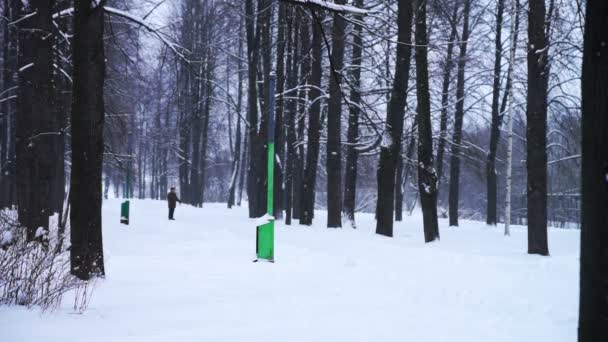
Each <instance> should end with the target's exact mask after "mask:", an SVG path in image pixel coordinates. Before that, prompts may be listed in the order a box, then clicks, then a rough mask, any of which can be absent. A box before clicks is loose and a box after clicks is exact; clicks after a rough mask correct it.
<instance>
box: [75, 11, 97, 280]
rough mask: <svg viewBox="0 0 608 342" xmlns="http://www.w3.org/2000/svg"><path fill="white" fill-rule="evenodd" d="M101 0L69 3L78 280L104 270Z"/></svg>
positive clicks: (94, 275) (76, 269) (91, 276)
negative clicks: (72, 36) (72, 21)
mask: <svg viewBox="0 0 608 342" xmlns="http://www.w3.org/2000/svg"><path fill="white" fill-rule="evenodd" d="M104 4H105V1H103V0H102V1H101V3H99V4H96V2H95V1H93V0H82V1H78V2H76V3H75V6H74V41H73V43H72V47H73V50H72V56H73V60H74V84H73V87H74V88H73V97H74V98H73V102H72V113H71V123H72V172H71V195H70V202H71V207H72V209H71V211H70V221H71V225H70V226H71V244H72V246H71V249H70V261H71V272H72V274H74V275H75V276H76V277H78V278H80V279H83V280H88V279H90V278H93V277H103V276H104V274H105V271H104V261H103V244H102V233H101V202H102V198H101V197H102V196H101V176H102V172H101V171H102V164H103V125H104V101H103V84H104V77H105V57H104V46H103V31H104V25H103V19H104V15H103V14H104V11H103V5H104Z"/></svg>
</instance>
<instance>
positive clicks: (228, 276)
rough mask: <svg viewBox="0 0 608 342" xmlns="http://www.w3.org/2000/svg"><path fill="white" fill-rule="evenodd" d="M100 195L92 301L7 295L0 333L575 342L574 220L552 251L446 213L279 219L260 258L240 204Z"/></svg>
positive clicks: (554, 237) (173, 340)
mask: <svg viewBox="0 0 608 342" xmlns="http://www.w3.org/2000/svg"><path fill="white" fill-rule="evenodd" d="M119 203H120V202H119V201H118V200H110V201H106V202H104V209H103V210H104V232H103V233H104V248H105V253H106V272H107V278H106V279H105V280H104V281H101V282H99V283H98V284H97V287H96V289H95V293H94V295H93V298H92V300H91V303H90V305H89V309H88V311H86V312H85V313H84V314H82V315H79V314H74V313H73V312H72V309H71V304H72V301H73V295H67V296H66V298H65V300H64V304H63V306H62V308H61V309H59V310H57V311H55V312H53V313H46V314H42V313H40V312H39V311H38V310H27V309H23V308H17V307H11V308H6V307H4V308H0V341H2V342H30V341H45V342H55V341H61V342H69V341H77V342H88V341H99V342H101V341H103V342H119V341H141V342H155V341H158V342H161V341H162V342H189V341H197V342H205V341H214V342H218V341H251V342H257V341H273V342H274V341H276V342H286V341H289V342H293V341H306V342H314V341H321V342H323V341H328V342H329V341H332V342H337V341H349V342H351V341H366V342H371V341H417V342H424V341H428V342H439V341H450V342H477V341H479V342H488V341H492V342H501V341H504V342H514V341H516V342H526V341H535V342H538V341H547V342H549V341H550V342H561V341H567V342H574V341H576V329H577V317H578V269H579V265H578V254H579V252H578V250H579V232H578V231H575V230H551V231H550V232H549V248H550V252H551V257H539V256H529V255H527V254H526V231H525V230H524V229H522V228H521V227H514V228H513V235H512V236H511V237H504V236H503V235H502V227H501V228H487V227H486V226H485V225H484V224H482V223H477V222H466V221H463V222H462V223H461V224H462V227H460V228H457V229H453V228H452V229H450V228H448V227H447V221H445V220H442V221H441V222H440V224H441V237H442V240H441V241H440V242H437V243H432V244H429V245H425V244H424V242H423V235H422V219H421V218H420V216H418V215H416V216H414V217H406V218H405V221H404V222H400V223H397V224H396V227H395V231H396V236H395V238H393V239H390V238H386V237H381V236H377V235H375V234H374V233H373V231H374V228H375V226H374V221H373V216H371V215H358V218H357V220H358V221H357V223H358V227H359V229H357V230H352V229H340V230H328V229H326V228H324V227H323V225H324V224H325V215H324V213H323V212H319V213H317V218H316V219H315V222H316V224H317V225H316V226H315V227H313V228H308V227H302V226H298V225H295V226H292V227H286V226H283V225H282V224H279V225H278V227H277V231H276V252H275V253H276V254H275V258H276V263H274V264H270V263H266V262H260V263H252V262H251V261H252V260H253V259H254V250H255V229H254V226H255V221H254V220H250V219H247V218H246V217H247V213H246V209H245V208H236V209H233V210H229V209H227V208H226V207H225V204H206V205H205V208H203V209H196V208H192V207H188V206H184V205H182V206H178V208H177V210H176V219H177V221H173V222H169V221H167V219H166V215H167V209H166V202H158V201H133V202H132V204H131V205H132V207H131V212H132V214H131V225H130V226H128V227H126V226H122V225H120V224H119V223H118V222H119V219H120V215H119Z"/></svg>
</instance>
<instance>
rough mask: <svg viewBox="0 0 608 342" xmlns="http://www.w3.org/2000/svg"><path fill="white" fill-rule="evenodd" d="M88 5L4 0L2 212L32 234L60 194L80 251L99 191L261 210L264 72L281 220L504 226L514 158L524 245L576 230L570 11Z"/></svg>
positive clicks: (574, 57) (359, 4) (379, 1)
mask: <svg viewBox="0 0 608 342" xmlns="http://www.w3.org/2000/svg"><path fill="white" fill-rule="evenodd" d="M102 5H105V9H103V7H100V8H101V9H100V10H99V11H100V12H104V11H105V14H103V13H101V14H99V16H100V17H103V18H102V19H98V18H97V14H96V13H93V12H94V11H90V10H86V11H85V10H84V8H85V7H82V8H80V7H77V8H74V9H72V8H71V5H70V2H68V1H55V2H53V1H48V0H47V1H31V2H30V3H29V6H30V7H31V8H29V7H28V8H25V7H23V5H22V4H20V3H18V2H17V3H16V5H15V3H13V2H9V1H3V2H2V13H3V18H5V19H3V21H2V32H1V36H2V39H3V41H6V42H7V44H4V45H3V51H2V60H1V61H2V80H1V81H2V89H1V90H0V109H1V115H0V168H1V169H2V172H1V173H0V176H1V177H0V193H2V197H1V198H0V205H2V207H10V206H11V205H14V204H18V205H19V207H18V208H19V209H18V210H19V211H20V212H21V214H22V215H21V216H22V217H23V220H22V223H23V224H24V225H25V226H27V227H28V229H27V231H28V232H29V236H30V238H32V239H33V238H34V237H35V236H36V231H37V230H38V227H43V228H44V227H47V226H48V223H47V222H48V217H49V215H51V214H52V213H55V212H60V213H61V214H62V215H63V216H65V213H66V211H65V209H67V207H64V205H63V204H64V203H63V202H64V199H65V198H67V194H68V193H69V194H70V196H71V197H70V198H71V201H70V203H71V205H72V206H71V212H70V217H71V218H72V220H73V224H74V223H75V222H78V223H77V224H78V228H76V230H74V229H72V231H71V234H76V235H74V237H73V238H74V239H75V241H77V240H78V239H79V238H81V237H82V236H84V235H82V236H81V235H79V234H81V233H80V231H79V229H81V227H90V228H91V229H92V230H93V231H95V232H96V233H95V234H96V235H94V236H96V237H95V239H97V242H94V244H100V242H101V238H100V236H101V235H100V233H99V232H98V231H100V229H101V228H100V225H101V223H100V222H99V220H100V219H99V216H98V208H99V206H100V205H101V204H100V203H101V202H100V201H101V200H100V199H99V200H98V196H99V194H103V196H104V197H106V198H109V197H121V196H122V197H127V198H128V197H132V196H137V197H139V198H154V199H163V198H164V196H165V193H166V192H167V189H168V188H169V187H170V186H177V187H178V188H179V191H180V194H181V197H182V199H183V200H184V201H185V202H186V203H189V204H191V205H194V206H202V205H203V204H204V203H205V202H211V201H222V202H224V201H226V202H228V205H229V206H234V205H239V204H241V198H244V199H245V200H246V201H247V205H248V208H249V216H250V217H258V216H261V215H262V214H263V213H264V212H265V208H266V203H265V201H266V199H265V194H266V187H267V185H268V184H267V180H266V171H265V168H266V165H267V164H266V162H265V158H266V146H265V141H266V140H267V139H266V134H267V132H266V124H265V123H266V122H267V121H266V120H267V115H268V114H267V113H268V111H267V109H268V108H267V103H266V102H267V100H266V99H267V95H268V85H267V84H268V82H267V81H268V79H269V77H270V75H271V74H272V73H276V74H277V81H278V90H279V91H278V94H277V105H278V108H277V123H278V126H277V130H276V132H275V141H276V144H277V146H276V158H275V166H276V170H277V171H278V172H279V175H278V176H277V177H276V178H275V182H276V183H275V184H274V185H275V186H274V188H275V189H276V194H275V195H276V199H277V200H276V205H275V212H276V213H277V216H280V215H281V213H282V212H284V217H285V222H286V223H289V224H291V223H292V221H293V220H299V223H300V224H302V225H311V224H312V222H313V220H314V210H315V209H327V210H328V222H327V226H328V227H340V226H342V223H343V222H342V221H343V217H342V215H343V214H344V215H345V218H346V219H347V220H348V221H350V222H353V223H354V219H355V215H356V212H358V211H370V212H371V211H375V212H376V214H377V219H378V221H377V227H376V228H377V229H376V231H377V232H378V233H379V234H382V235H387V236H391V235H392V234H393V227H394V224H393V217H394V218H395V219H396V220H400V219H401V216H402V213H403V212H404V211H405V212H411V210H413V209H414V208H415V207H416V205H418V204H420V206H421V207H422V209H423V214H424V217H425V231H426V232H427V235H426V240H427V241H432V240H434V239H437V238H438V237H439V228H438V227H439V226H438V218H439V217H446V216H447V215H448V214H449V218H450V222H451V224H457V223H458V218H465V219H485V220H486V222H487V223H488V224H490V225H494V224H497V223H499V222H501V221H502V222H504V220H505V216H506V215H505V210H504V209H503V204H504V200H503V199H504V198H505V192H506V189H505V186H506V179H505V174H506V171H507V168H509V169H512V170H511V171H512V174H513V177H512V180H513V182H512V184H511V186H510V189H511V190H512V191H511V193H512V196H510V198H509V200H510V202H511V203H512V211H511V214H510V217H511V218H512V220H513V222H516V223H521V224H529V227H530V229H529V232H530V238H529V241H530V245H529V251H530V252H531V253H538V254H543V255H546V254H548V246H547V237H546V235H547V228H546V227H547V225H556V226H561V227H576V226H577V225H578V222H579V221H578V216H579V213H580V189H579V185H578V183H579V181H580V176H579V170H580V155H581V148H580V143H579V141H580V138H581V131H580V115H581V114H580V95H579V94H578V93H577V92H576V91H574V90H575V89H577V87H578V83H577V82H578V77H579V75H580V67H579V65H580V61H581V51H580V44H578V43H577V42H578V41H579V40H580V38H581V35H582V26H581V23H582V21H583V17H582V14H581V13H580V11H578V9H577V7H576V6H575V5H573V4H571V3H570V2H568V1H565V0H546V1H542V0H535V1H530V2H529V4H528V8H526V9H527V10H528V16H524V15H521V14H522V13H523V12H522V11H523V10H524V8H520V7H523V6H518V5H516V6H515V9H514V10H507V9H512V8H514V7H513V6H514V5H513V2H511V1H504V0H495V1H491V2H490V3H488V2H481V1H478V0H458V1H445V0H426V1H422V0H421V1H417V2H414V3H412V2H408V1H402V0H399V1H388V0H370V1H360V0H357V1H355V2H353V3H352V4H351V3H350V2H349V3H347V2H346V1H341V0H340V1H336V2H334V3H333V5H334V6H329V7H328V6H326V5H323V4H315V3H312V4H311V3H307V4H303V3H302V2H299V1H288V0H281V1H280V2H279V3H278V5H277V2H273V1H268V0H247V1H245V2H241V1H198V0H183V1H178V2H173V3H171V4H170V3H166V2H151V3H149V4H146V5H141V6H137V5H136V4H134V3H133V2H131V1H126V0H114V1H106V2H103V3H102ZM34 6H37V7H35V8H36V10H35V12H36V15H31V16H28V14H31V13H34V12H32V11H31V10H32V8H34ZM79 6H80V3H79ZM82 6H85V5H82ZM78 8H80V9H81V11H80V12H78ZM93 8H97V6H94V7H93ZM520 12H521V13H520ZM76 14H78V16H77V15H76ZM84 14H86V15H84ZM93 17H94V18H93ZM83 18H85V19H83ZM98 20H103V22H102V23H103V27H102V28H101V31H99V30H100V28H99V27H98ZM412 20H414V21H413V22H411V21H412ZM93 24H94V25H93ZM412 25H415V26H414V31H415V32H414V33H415V38H414V42H415V45H414V53H415V55H414V59H413V60H412V58H411V53H412V51H411V50H412V44H411V40H412V38H411V34H412V32H411V30H412V27H411V26H412ZM93 26H94V27H93ZM524 27H525V29H526V30H528V35H527V38H526V35H524V34H519V33H521V32H519V31H518V30H519V29H521V30H523V29H524ZM507 30H508V32H510V34H509V35H508V36H509V37H508V39H509V40H514V44H510V43H509V44H505V42H506V35H505V34H503V32H507ZM32 32H34V33H32ZM41 32H45V33H46V35H41ZM48 32H50V33H48ZM47 36H48V39H46V37H47ZM83 37H85V38H86V42H85V41H84V40H83V39H84V38H83ZM42 38H44V39H42ZM81 38H82V39H81ZM93 38H94V41H96V42H98V41H101V44H102V46H101V47H100V46H98V45H95V44H97V43H95V44H93V43H92V41H93ZM79 39H80V40H79ZM526 39H527V40H526ZM518 43H519V44H521V45H522V46H523V44H524V43H525V44H526V46H527V47H528V48H527V49H526V51H525V52H524V51H523V50H522V51H517V50H516V46H517V44H518ZM32 47H36V51H37V52H36V53H34V52H33V51H34V50H33V49H32ZM17 51H19V55H17ZM102 52H103V55H101V53H102ZM83 54H84V55H83ZM87 54H88V55H87ZM507 54H509V56H512V58H511V57H509V58H507V57H506V56H505V55H507ZM86 56H89V59H87V57H86ZM102 56H106V57H107V65H105V66H104V62H105V60H102V59H103V58H102ZM524 59H525V60H526V61H527V65H526V66H527V67H524V63H523V61H524ZM505 61H508V63H509V67H508V68H507V67H505V65H504V64H505V63H506V62H505ZM85 62H86V63H92V64H91V65H92V66H91V67H88V66H86V65H85V64H82V63H85ZM33 71H36V72H33ZM102 76H103V77H102ZM411 77H415V79H416V82H409V79H410V78H411ZM72 82H73V83H72ZM511 94H512V96H511ZM100 96H101V97H102V98H101V99H100ZM511 97H512V99H511ZM32 99H35V100H32ZM72 99H73V101H72ZM70 102H73V106H72V108H70V106H69V105H68V103H70ZM508 106H509V107H512V111H511V110H509V113H510V114H512V118H513V121H512V122H513V135H512V137H513V138H514V141H513V149H512V160H513V165H512V167H511V166H508V165H507V143H506V141H505V140H506V139H505V138H506V135H505V134H502V125H501V124H502V119H503V115H504V114H505V112H506V111H507V108H508ZM83 112H86V114H87V115H82V113H83ZM78 113H80V114H78ZM68 137H69V139H68ZM32 141H34V142H36V141H38V142H40V143H34V144H30V142H32ZM26 142H27V143H26ZM102 157H103V162H102ZM15 161H16V162H15ZM17 164H18V165H17ZM343 164H344V166H345V167H344V168H342V165H343ZM65 165H69V166H70V168H69V169H70V170H69V171H68V172H65V169H66V168H65ZM16 166H17V167H16ZM446 169H450V177H449V178H447V177H445V175H444V173H445V172H444V170H446ZM21 170H22V171H23V172H21ZM16 175H18V177H17V178H18V179H16V178H15V176H16ZM98 179H99V180H98ZM91 182H93V183H101V184H102V185H100V186H101V187H100V188H98V187H97V185H95V186H93V185H91ZM66 184H70V186H69V187H66ZM461 186H462V188H463V189H464V188H466V191H461ZM15 189H18V191H16V190H15ZM447 190H449V191H447ZM17 193H18V194H19V196H15V194H17ZM448 199H449V201H447V200H448ZM83 201H84V202H83ZM77 202H78V203H93V205H92V206H89V207H87V208H83V207H82V204H77ZM446 203H447V204H448V206H449V208H445V205H444V204H446ZM75 210H76V211H77V212H75ZM88 210H91V211H88ZM448 211H449V212H448ZM33 213H40V214H33ZM60 221H62V220H60ZM63 221H65V220H63ZM64 223H65V222H64ZM352 226H354V224H352ZM87 229H88V228H87ZM85 231H86V229H85ZM82 234H84V233H82ZM91 236H93V235H91ZM77 247H78V246H77ZM96 248H97V247H96ZM99 248H100V246H99ZM76 249H78V248H76ZM74 253H75V255H77V254H78V253H81V252H78V251H77V250H76V251H74ZM82 253H85V252H82ZM90 265H92V263H91V264H90ZM90 265H89V266H90ZM89 271H91V270H89ZM86 272H88V271H86ZM95 272H96V271H95ZM82 276H83V277H85V276H86V275H85V274H83V275H82Z"/></svg>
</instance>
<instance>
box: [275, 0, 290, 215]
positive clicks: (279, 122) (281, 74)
mask: <svg viewBox="0 0 608 342" xmlns="http://www.w3.org/2000/svg"><path fill="white" fill-rule="evenodd" d="M286 22H287V8H286V4H285V3H283V2H281V3H279V22H278V29H277V31H278V32H277V52H276V53H277V60H276V74H277V89H276V93H277V99H276V110H275V131H274V143H275V160H274V185H273V191H274V202H273V207H274V208H273V213H274V216H275V218H280V217H281V216H282V213H283V209H284V204H285V199H284V197H283V196H284V194H283V182H284V173H285V170H284V167H285V158H284V154H285V131H284V126H285V125H284V124H283V120H284V119H283V116H284V114H283V113H284V108H285V99H284V96H283V92H284V91H285V45H286V40H287V37H286V34H285V31H286V30H285V26H286Z"/></svg>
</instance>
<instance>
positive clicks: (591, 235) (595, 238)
mask: <svg viewBox="0 0 608 342" xmlns="http://www.w3.org/2000/svg"><path fill="white" fill-rule="evenodd" d="M586 13H587V14H586V23H585V34H584V37H585V38H584V58H583V78H582V102H583V107H582V122H583V151H582V152H583V167H582V194H583V200H582V215H581V216H582V233H581V278H580V305H579V310H580V311H579V323H578V341H579V342H591V341H605V340H607V339H608V325H607V324H606V320H607V319H608V267H607V266H608V229H607V227H608V215H606V203H608V155H607V154H606V146H607V145H608V134H606V132H608V46H607V45H606V22H605V20H606V18H607V17H608V3H606V2H605V1H600V0H588V1H587V11H586Z"/></svg>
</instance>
